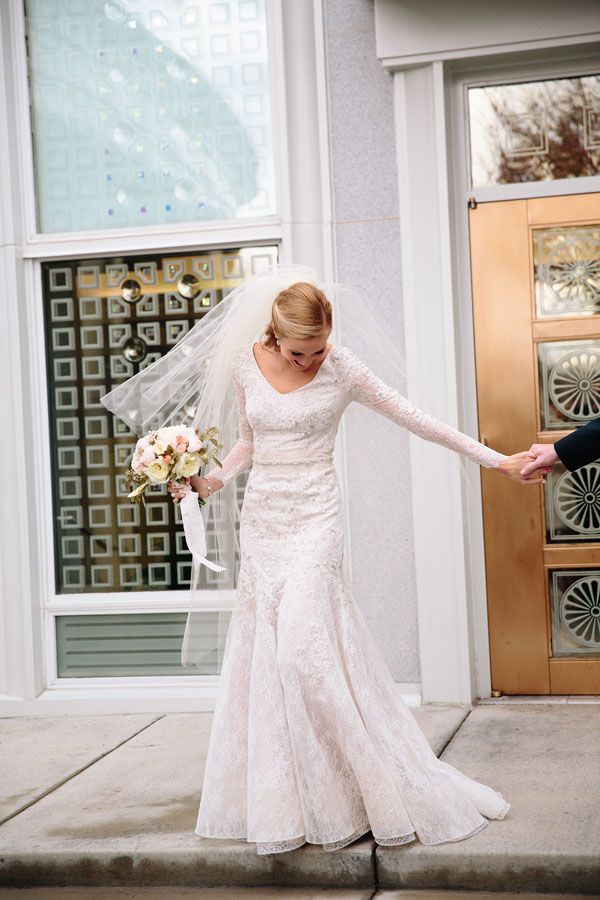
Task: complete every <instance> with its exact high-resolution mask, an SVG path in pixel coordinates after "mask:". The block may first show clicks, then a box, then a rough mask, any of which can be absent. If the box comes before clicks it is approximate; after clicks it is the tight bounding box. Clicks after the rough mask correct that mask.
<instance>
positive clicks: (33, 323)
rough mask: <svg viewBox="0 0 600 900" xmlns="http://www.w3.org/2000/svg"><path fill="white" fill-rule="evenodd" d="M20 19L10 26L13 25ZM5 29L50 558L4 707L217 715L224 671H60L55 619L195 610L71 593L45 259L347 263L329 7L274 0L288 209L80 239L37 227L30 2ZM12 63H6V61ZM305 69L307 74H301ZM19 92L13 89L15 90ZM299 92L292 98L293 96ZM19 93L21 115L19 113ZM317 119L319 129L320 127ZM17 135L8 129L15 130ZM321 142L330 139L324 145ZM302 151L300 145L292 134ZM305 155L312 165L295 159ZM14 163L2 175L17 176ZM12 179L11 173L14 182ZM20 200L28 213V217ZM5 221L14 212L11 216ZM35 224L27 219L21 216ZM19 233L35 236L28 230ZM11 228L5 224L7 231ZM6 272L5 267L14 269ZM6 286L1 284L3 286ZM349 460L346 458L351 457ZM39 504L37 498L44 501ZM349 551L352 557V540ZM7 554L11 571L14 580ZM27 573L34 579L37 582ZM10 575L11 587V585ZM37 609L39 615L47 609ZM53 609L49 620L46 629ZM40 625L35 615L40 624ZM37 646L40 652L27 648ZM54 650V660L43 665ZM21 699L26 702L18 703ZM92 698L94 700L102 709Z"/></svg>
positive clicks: (19, 238)
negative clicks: (187, 256) (61, 541)
mask: <svg viewBox="0 0 600 900" xmlns="http://www.w3.org/2000/svg"><path fill="white" fill-rule="evenodd" d="M7 20H8V27H6V25H7ZM0 26H1V29H0V30H2V31H3V32H4V36H5V38H4V40H5V44H4V52H2V47H1V46H0V71H1V69H2V56H5V59H6V57H8V59H9V60H10V62H9V66H10V68H11V71H12V73H13V75H14V86H13V89H12V96H9V99H8V101H7V108H6V109H4V108H3V100H2V95H1V93H0V122H2V120H3V118H5V119H6V121H7V122H11V121H12V124H13V125H14V129H13V133H15V135H16V140H15V145H16V149H17V153H16V160H14V161H11V165H12V167H13V168H12V172H9V173H8V177H10V178H11V180H12V181H13V182H16V183H17V184H19V185H20V186H21V189H20V195H19V196H18V197H17V198H15V197H14V196H13V197H12V198H9V199H6V198H4V202H3V198H1V197H0V215H1V216H2V217H3V220H5V221H6V222H7V223H8V225H7V229H6V233H7V234H8V233H9V232H11V231H12V233H13V234H14V242H15V244H16V245H17V246H19V248H20V253H19V254H17V256H18V257H20V258H18V259H16V261H15V275H16V277H17V278H18V279H20V280H21V281H22V283H23V285H24V290H23V294H24V296H23V297H22V298H21V299H22V302H23V304H24V306H25V309H24V311H23V313H24V319H25V320H26V322H27V343H28V353H24V354H23V357H22V359H21V362H22V363H23V364H24V365H25V367H26V368H27V372H26V373H25V372H24V373H23V374H24V376H25V377H26V378H27V379H28V380H29V382H30V384H29V387H30V396H31V400H32V406H31V409H27V410H24V409H22V410H21V411H20V412H21V416H20V421H19V423H18V424H19V426H20V427H22V428H23V430H24V432H26V433H31V434H35V435H36V441H35V443H34V449H33V457H34V458H33V462H32V468H33V471H29V472H28V484H29V486H30V487H32V488H33V490H32V491H31V492H30V494H29V503H28V510H29V515H28V521H27V528H28V531H29V533H30V534H31V535H32V538H33V540H32V544H31V545H32V546H35V548H36V553H35V557H33V558H32V563H33V564H35V563H38V565H39V572H38V579H37V581H36V580H35V579H29V580H27V579H26V578H25V574H24V573H16V574H15V573H13V575H14V577H15V578H16V580H17V581H18V579H19V576H20V575H22V577H23V602H28V601H29V602H30V603H31V609H30V610H29V611H28V615H27V616H25V620H26V621H20V622H17V621H16V619H15V620H14V621H11V617H10V615H9V612H10V604H11V598H10V597H9V596H8V595H7V594H6V592H2V595H0V615H1V614H2V613H3V614H4V617H5V619H6V620H7V621H8V628H7V629H6V634H5V637H6V641H7V645H8V642H10V641H13V640H14V641H16V642H17V646H19V645H20V647H21V648H22V650H23V652H24V651H25V649H27V654H28V656H29V658H28V659H27V663H26V664H25V665H24V666H23V667H22V668H21V669H20V670H19V671H18V672H14V671H12V670H11V668H10V666H9V665H7V666H6V669H5V671H4V672H2V670H1V669H0V715H2V714H3V712H4V713H5V712H6V710H9V712H8V713H6V714H12V715H15V714H24V715H27V714H31V712H32V711H35V712H40V711H42V712H48V713H52V712H62V711H66V710H68V711H71V712H80V711H86V712H93V711H95V710H108V711H110V710H111V709H113V708H114V704H115V702H118V704H119V706H118V708H119V709H120V710H123V709H127V710H128V711H133V710H143V709H152V710H155V709H157V703H158V704H159V706H158V708H159V707H160V702H161V699H163V698H164V701H165V703H166V704H167V705H166V707H165V708H168V709H171V710H172V709H186V710H189V709H212V708H213V707H214V701H215V698H216V693H217V686H218V677H213V676H202V675H198V676H194V675H181V676H168V677H166V676H147V677H130V676H123V677H110V678H99V677H90V678H85V679H82V678H58V675H57V647H56V629H55V619H56V616H57V615H82V614H83V615H85V614H93V613H94V614H96V613H108V612H112V613H115V612H122V613H131V612H135V613H141V612H144V611H154V612H168V611H170V610H178V611H182V610H185V609H189V608H191V607H190V603H189V594H188V592H186V591H142V592H136V593H135V594H132V593H131V592H115V593H93V594H92V593H90V594H57V593H56V591H55V584H56V580H55V563H54V548H53V526H54V522H53V515H54V513H53V504H52V490H51V479H50V476H49V460H50V459H51V454H50V449H51V448H50V430H49V424H50V423H49V409H48V402H47V396H48V394H47V376H46V367H45V354H46V350H45V334H44V322H43V316H42V315H40V311H41V310H42V309H43V296H42V279H41V267H42V263H43V262H46V261H50V260H53V259H77V258H80V257H84V258H94V257H103V256H107V255H111V254H119V255H121V254H124V253H127V254H132V253H139V254H140V255H143V254H148V253H152V252H153V251H158V250H160V251H161V252H170V251H180V252H186V251H188V252H189V251H190V250H194V251H197V250H200V249H204V248H206V249H208V248H210V249H211V250H214V249H218V248H219V247H226V246H243V245H248V244H253V245H259V244H277V245H278V246H279V255H280V259H281V260H283V261H286V260H290V259H294V261H297V262H304V263H306V264H308V265H313V266H314V267H315V268H316V269H317V270H318V271H319V272H321V273H322V274H323V276H324V278H325V279H329V278H331V277H332V273H333V269H334V255H333V246H334V244H333V238H332V213H331V196H330V189H329V185H330V178H329V153H328V139H327V106H326V91H325V81H324V73H325V60H324V52H325V51H324V40H323V10H322V3H321V0H313V2H311V3H308V4H301V5H298V4H296V3H295V2H294V0H267V30H268V40H269V60H270V83H271V92H272V93H271V99H272V128H273V136H274V155H275V172H276V196H277V205H278V210H279V213H278V215H277V216H266V217H262V218H260V219H244V220H239V221H233V222H229V221H227V222H218V221H217V222H208V223H193V224H185V223H184V224H176V225H169V226H164V227H158V226H145V227H139V228H138V227H135V228H125V229H110V230H98V231H89V232H80V233H75V234H70V233H68V234H41V233H39V232H38V231H37V229H36V218H37V215H36V199H35V189H34V183H35V182H34V159H33V142H32V134H31V120H30V100H29V81H28V65H27V57H26V49H25V48H26V41H25V11H24V4H23V3H22V0H9V3H8V6H7V8H5V9H4V10H1V11H0ZM310 60H312V62H313V67H314V72H313V81H312V83H310V80H307V79H305V84H304V87H305V96H304V97H300V96H298V95H297V92H294V91H289V90H287V87H286V76H287V75H288V73H289V72H290V71H299V70H300V67H301V64H303V65H304V67H306V65H307V61H310ZM4 65H5V68H6V62H5V63H4ZM294 67H295V68H294ZM10 93H11V92H10V88H8V89H7V94H10ZM290 98H291V99H290ZM11 101H12V106H13V109H11V108H10V107H11ZM306 126H308V128H306ZM7 133H8V130H7ZM315 136H316V137H317V140H316V141H315ZM289 140H292V141H293V144H294V146H293V147H290V146H289V145H288V141H289ZM297 159H301V161H302V166H299V165H294V164H295V162H296V160H297ZM8 168H9V167H6V168H5V170H0V174H2V173H3V172H6V171H7V170H8ZM0 184H1V181H0ZM15 208H16V209H18V215H17V216H16V220H17V221H16V225H15V224H14V220H15V216H14V212H15ZM0 221H2V220H0ZM21 223H22V224H21ZM19 229H20V231H21V234H20V235H19ZM0 234H1V232H0ZM0 278H2V267H1V266H0ZM1 288H2V285H1V284H0V289H1ZM338 457H339V458H338ZM344 459H345V456H344V429H343V425H342V427H341V429H340V434H339V439H338V445H337V446H336V462H337V467H338V471H339V474H340V482H341V484H342V489H343V491H344V493H345V485H346V473H345V465H344ZM33 498H34V502H32V500H33ZM0 524H2V526H3V531H4V529H6V530H7V531H8V529H9V528H10V515H9V514H8V512H7V510H5V515H4V517H2V514H0ZM346 540H347V548H348V552H349V551H350V541H349V535H347V538H346ZM1 563H2V560H0V576H1V575H2V567H1ZM25 581H27V584H25V583H24V582H25ZM1 589H2V581H0V590H1ZM234 596H235V592H234V591H215V590H207V591H205V592H203V595H202V596H201V597H200V598H199V599H198V601H197V603H195V604H194V608H199V609H203V610H207V611H209V610H227V609H231V607H232V603H233V599H234ZM36 610H37V612H36ZM38 616H39V626H40V627H38V624H36V621H37V617H38ZM27 620H29V621H27ZM25 644H27V645H28V646H27V648H25ZM40 653H41V659H40ZM15 701H18V703H15ZM90 704H91V705H90Z"/></svg>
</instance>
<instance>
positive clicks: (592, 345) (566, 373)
mask: <svg viewBox="0 0 600 900" xmlns="http://www.w3.org/2000/svg"><path fill="white" fill-rule="evenodd" d="M538 361H539V381H540V403H541V426H542V429H550V430H552V429H560V430H563V431H564V430H565V429H568V428H571V427H572V426H574V425H582V424H583V423H585V422H588V421H589V420H590V419H595V418H597V417H598V416H600V341H591V340H581V341H552V342H540V343H539V344H538Z"/></svg>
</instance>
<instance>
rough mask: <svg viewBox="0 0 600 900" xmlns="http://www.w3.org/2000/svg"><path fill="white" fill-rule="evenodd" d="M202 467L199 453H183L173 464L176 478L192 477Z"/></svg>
mask: <svg viewBox="0 0 600 900" xmlns="http://www.w3.org/2000/svg"><path fill="white" fill-rule="evenodd" d="M199 468H200V457H199V456H198V454H197V453H182V454H181V456H180V457H179V459H178V460H177V462H176V463H175V465H174V466H173V477H174V478H190V477H191V476H192V475H195V474H196V473H197V471H198V469H199Z"/></svg>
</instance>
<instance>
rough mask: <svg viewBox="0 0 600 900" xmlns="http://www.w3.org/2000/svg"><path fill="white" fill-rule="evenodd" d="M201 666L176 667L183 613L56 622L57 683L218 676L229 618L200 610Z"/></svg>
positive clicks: (69, 618) (58, 619)
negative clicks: (202, 629) (202, 627)
mask: <svg viewBox="0 0 600 900" xmlns="http://www.w3.org/2000/svg"><path fill="white" fill-rule="evenodd" d="M202 615H203V617H204V620H205V633H204V637H203V642H204V644H205V648H206V654H205V659H204V665H201V666H198V667H197V668H194V670H193V671H192V670H190V669H189V668H188V667H185V666H182V665H181V643H182V640H183V633H184V629H185V623H186V619H187V613H181V612H172V613H131V614H111V615H80V616H57V617H56V645H57V649H58V652H57V670H58V676H59V678H92V677H108V676H130V677H133V676H136V675H190V674H193V675H219V674H220V672H221V661H222V657H223V650H224V646H225V638H226V636H227V628H228V626H229V621H230V618H231V613H230V612H229V611H223V612H219V611H215V612H209V611H206V612H205V613H203V614H202Z"/></svg>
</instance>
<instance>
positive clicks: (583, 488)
mask: <svg viewBox="0 0 600 900" xmlns="http://www.w3.org/2000/svg"><path fill="white" fill-rule="evenodd" d="M599 455H600V454H599ZM544 490H545V498H546V502H545V508H546V529H547V535H546V536H547V540H548V543H551V544H552V543H561V542H562V543H564V542H565V541H566V542H569V543H572V542H577V543H582V542H585V541H588V542H589V541H591V542H598V541H600V464H598V463H590V465H588V466H584V467H583V468H581V469H577V471H575V472H569V471H568V469H565V467H564V466H562V465H556V466H554V467H553V469H552V472H551V473H550V474H549V475H548V478H547V479H546V485H545V488H544Z"/></svg>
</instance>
